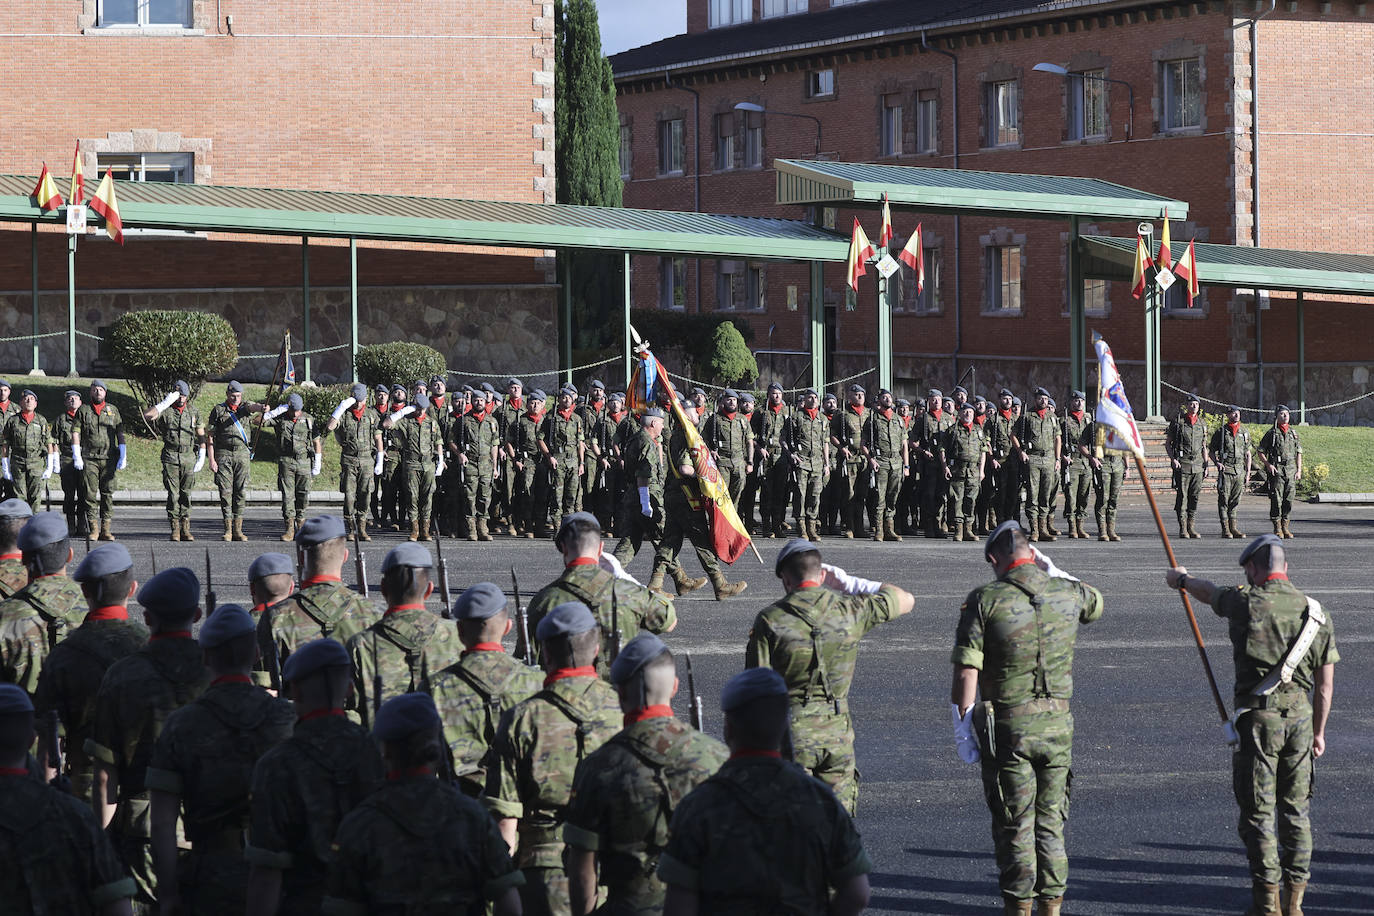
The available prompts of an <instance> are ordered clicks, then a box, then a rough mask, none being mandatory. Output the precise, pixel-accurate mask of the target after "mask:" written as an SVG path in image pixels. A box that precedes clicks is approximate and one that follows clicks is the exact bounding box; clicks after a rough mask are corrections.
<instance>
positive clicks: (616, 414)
mask: <svg viewBox="0 0 1374 916" xmlns="http://www.w3.org/2000/svg"><path fill="white" fill-rule="evenodd" d="M606 416H608V417H610V418H611V420H612V421H613V422H615V423H616V424H617V425H619V423H620V421H621V420H623V419H625V411H623V410H621V411H614V410H613V411H611V412H610V413H608V414H606Z"/></svg>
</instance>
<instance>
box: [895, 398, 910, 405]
mask: <svg viewBox="0 0 1374 916" xmlns="http://www.w3.org/2000/svg"><path fill="white" fill-rule="evenodd" d="M897 406H898V407H910V406H911V402H910V401H908V400H907V399H906V398H898V399H897Z"/></svg>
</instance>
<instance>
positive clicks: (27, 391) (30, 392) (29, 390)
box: [19, 388, 38, 401]
mask: <svg viewBox="0 0 1374 916" xmlns="http://www.w3.org/2000/svg"><path fill="white" fill-rule="evenodd" d="M19 397H20V399H21V400H22V399H24V398H33V399H34V400H35V401H36V400H38V395H36V394H34V393H33V389H32V388H25V389H24V390H23V391H21V392H19Z"/></svg>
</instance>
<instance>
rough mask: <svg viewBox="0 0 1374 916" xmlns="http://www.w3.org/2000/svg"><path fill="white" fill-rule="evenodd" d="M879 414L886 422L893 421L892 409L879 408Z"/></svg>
mask: <svg viewBox="0 0 1374 916" xmlns="http://www.w3.org/2000/svg"><path fill="white" fill-rule="evenodd" d="M878 413H880V414H882V415H883V419H884V420H891V419H892V408H891V407H879V408H878Z"/></svg>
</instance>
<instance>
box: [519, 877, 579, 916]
mask: <svg viewBox="0 0 1374 916" xmlns="http://www.w3.org/2000/svg"><path fill="white" fill-rule="evenodd" d="M521 870H522V871H523V872H524V873H525V886H524V887H522V888H520V909H521V912H523V913H524V914H525V916H571V914H572V897H571V896H570V894H569V891H568V873H567V872H566V871H564V870H563V869H561V868H524V869H521Z"/></svg>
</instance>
